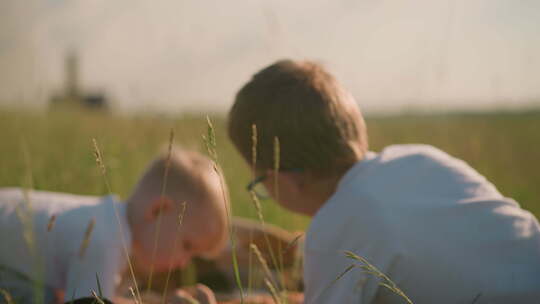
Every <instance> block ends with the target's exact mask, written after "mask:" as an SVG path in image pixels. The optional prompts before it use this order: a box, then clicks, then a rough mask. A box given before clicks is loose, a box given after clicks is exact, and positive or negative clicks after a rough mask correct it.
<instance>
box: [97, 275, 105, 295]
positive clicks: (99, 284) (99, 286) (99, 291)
mask: <svg viewBox="0 0 540 304" xmlns="http://www.w3.org/2000/svg"><path fill="white" fill-rule="evenodd" d="M96 284H97V288H98V293H99V296H100V297H103V291H102V290H101V283H100V282H99V276H98V274H97V272H96Z"/></svg>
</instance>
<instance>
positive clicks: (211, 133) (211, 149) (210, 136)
mask: <svg viewBox="0 0 540 304" xmlns="http://www.w3.org/2000/svg"><path fill="white" fill-rule="evenodd" d="M206 123H207V126H208V128H207V134H206V136H204V135H203V141H204V143H205V145H206V149H207V151H208V154H209V155H210V157H211V158H212V161H213V167H214V171H215V172H216V174H217V175H218V177H219V183H220V188H221V193H222V196H223V203H224V204H225V212H226V219H227V227H228V229H229V238H230V242H231V253H232V262H233V269H234V277H235V281H236V285H237V286H238V290H239V291H240V303H241V304H243V303H244V288H243V287H242V281H241V279H240V270H239V266H238V258H237V254H236V239H235V237H234V228H233V226H232V211H231V210H230V208H231V205H230V202H229V196H228V194H227V191H226V190H225V181H224V177H223V173H222V172H221V168H220V166H219V161H218V154H217V144H216V133H215V130H214V125H213V124H212V121H211V120H210V117H208V116H206Z"/></svg>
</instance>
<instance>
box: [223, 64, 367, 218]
mask: <svg viewBox="0 0 540 304" xmlns="http://www.w3.org/2000/svg"><path fill="white" fill-rule="evenodd" d="M253 124H255V125H256V128H257V147H256V148H257V149H256V150H257V152H256V155H257V157H256V165H255V169H256V171H257V172H258V174H261V175H267V176H268V175H271V174H272V172H271V170H272V168H273V167H274V141H275V140H274V138H275V137H277V138H278V139H279V148H280V155H279V160H280V164H279V168H280V174H279V176H280V179H282V180H284V181H286V180H287V178H288V177H293V178H296V177H298V176H301V177H302V180H303V181H304V182H305V181H307V180H306V178H308V177H309V182H310V184H312V185H316V184H317V182H322V181H329V180H335V179H339V178H340V177H341V176H342V175H343V174H344V173H345V172H346V171H347V170H348V169H349V168H350V167H351V166H352V165H353V164H354V163H356V162H357V161H358V160H361V159H362V158H363V157H364V154H365V153H366V151H367V148H368V142H367V132H366V127H365V123H364V120H363V118H362V115H361V113H360V110H359V108H358V105H357V104H356V102H355V100H354V98H353V97H352V95H351V94H350V93H349V92H347V91H346V90H345V89H344V88H343V87H342V86H341V85H340V84H339V83H338V81H337V80H336V79H335V78H334V77H333V76H332V75H330V74H329V73H328V72H326V71H325V70H324V69H323V68H322V67H321V66H320V65H318V64H316V63H313V62H307V61H304V62H298V61H291V60H282V61H278V62H276V63H274V64H272V65H270V66H268V67H266V68H264V69H262V70H261V71H260V72H258V73H257V74H255V75H254V76H253V78H252V79H251V80H250V81H249V82H248V83H247V84H245V85H244V87H242V88H241V89H240V91H239V92H238V93H237V95H236V99H235V102H234V105H233V107H232V109H231V111H230V113H229V126H228V127H229V129H228V131H229V136H230V137H231V139H232V141H233V142H234V144H235V146H236V147H237V148H238V150H239V151H240V153H241V154H242V155H243V157H244V158H245V159H246V160H247V161H248V162H249V163H252V154H253V152H252V145H253V144H252V143H253V140H252V125H253ZM295 172H301V174H294V173H295ZM271 180H272V179H267V182H266V183H265V185H266V186H267V188H271V187H272V185H271V183H269V182H268V181H271ZM295 180H296V181H298V180H297V178H296V179H295ZM280 183H281V181H280ZM279 189H280V191H279V192H280V199H279V201H280V202H281V203H282V204H283V205H284V206H285V207H288V208H289V209H292V210H294V211H298V212H302V213H309V212H308V211H306V210H301V209H302V208H301V206H298V204H297V205H294V204H290V203H289V202H287V197H286V196H287V194H288V193H287V191H288V188H287V185H286V184H285V185H280V186H279ZM269 190H271V189H269ZM297 190H298V189H297ZM304 190H306V189H304ZM314 190H315V189H314ZM270 192H272V191H270ZM301 192H302V191H301ZM303 192H304V194H305V193H307V192H309V191H303ZM291 198H292V197H291ZM295 201H296V200H295Z"/></svg>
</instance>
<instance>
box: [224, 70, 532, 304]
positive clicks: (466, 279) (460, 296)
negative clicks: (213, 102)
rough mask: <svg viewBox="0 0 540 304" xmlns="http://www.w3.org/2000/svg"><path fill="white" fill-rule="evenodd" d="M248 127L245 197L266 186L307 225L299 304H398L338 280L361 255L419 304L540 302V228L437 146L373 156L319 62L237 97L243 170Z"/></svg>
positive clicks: (360, 282)
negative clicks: (249, 167) (249, 171)
mask: <svg viewBox="0 0 540 304" xmlns="http://www.w3.org/2000/svg"><path fill="white" fill-rule="evenodd" d="M252 125H256V130H257V147H256V148H257V149H256V151H257V159H256V168H255V170H256V172H257V173H258V175H259V176H258V177H257V179H255V180H254V181H253V182H252V183H250V184H249V189H254V188H255V187H257V185H258V183H261V184H263V185H264V187H266V188H267V190H268V193H270V194H271V195H273V196H274V198H275V199H277V201H278V202H279V203H280V204H281V205H282V206H284V207H285V208H287V209H289V210H292V211H295V212H299V213H302V214H305V215H308V216H311V217H312V221H311V224H310V226H309V228H308V231H307V233H306V240H305V250H304V258H305V265H304V267H305V269H304V283H305V303H306V304H313V303H373V302H375V303H404V301H403V299H402V298H400V297H399V296H398V295H396V293H393V292H391V291H390V290H389V289H387V288H385V287H382V286H381V285H380V283H388V282H385V281H381V277H379V276H377V275H374V274H373V273H369V272H366V271H362V270H361V269H360V268H354V269H352V270H351V271H349V272H348V273H347V274H346V275H344V276H343V277H341V279H339V280H337V281H335V280H336V278H337V277H338V276H339V275H340V274H341V273H342V272H343V271H344V270H345V269H346V268H347V267H348V266H349V265H351V264H352V263H353V262H355V261H353V260H352V259H349V258H347V257H346V256H345V254H344V252H345V251H352V252H354V253H355V254H357V255H359V256H362V257H364V258H366V259H367V260H368V261H370V262H371V263H372V264H373V265H374V266H375V267H377V268H378V269H379V270H380V271H382V272H383V273H385V274H386V275H388V276H389V277H390V278H391V279H393V281H394V282H395V283H396V284H397V286H398V287H399V288H401V290H402V291H403V292H404V293H405V294H406V295H408V296H409V298H410V299H411V300H412V301H414V302H415V303H477V304H478V303H535V302H538V300H539V299H540V228H539V224H538V221H537V219H536V218H535V217H534V216H533V215H532V214H531V213H529V212H527V211H525V210H523V209H521V208H520V207H519V205H518V204H517V203H516V202H515V201H514V200H512V199H510V198H506V197H504V196H503V195H501V194H500V193H499V192H498V191H497V189H496V188H495V187H494V186H493V185H492V184H491V183H489V182H488V181H487V180H486V179H485V178H484V177H483V176H481V175H480V174H479V173H477V172H476V171H475V170H474V169H472V168H471V167H469V166H468V165H467V164H466V163H465V162H463V161H461V160H458V159H456V158H454V157H452V156H450V155H448V154H446V153H444V152H443V151H440V150H438V149H436V148H434V147H432V146H428V145H393V146H389V147H386V148H385V149H383V150H382V151H381V152H379V153H374V152H370V151H369V150H368V140H367V131H366V126H365V123H364V120H363V118H362V115H361V113H360V110H359V109H358V106H357V103H356V102H355V100H354V98H353V97H352V96H351V94H349V93H348V92H347V91H346V90H345V89H344V88H343V87H342V86H341V85H340V84H339V83H338V82H337V81H336V79H335V78H334V77H333V76H332V75H330V74H329V73H328V72H326V71H325V70H324V69H323V68H322V67H321V66H320V65H318V64H315V63H312V62H297V61H291V60H283V61H278V62H276V63H274V64H272V65H270V66H268V67H266V68H264V69H262V70H261V71H260V72H258V73H257V74H256V75H255V76H253V78H252V79H251V80H250V81H249V82H248V83H247V84H245V85H244V86H243V87H242V88H241V90H240V91H239V92H238V94H237V95H236V99H235V101H234V105H233V106H232V109H231V110H230V114H229V125H228V131H229V135H230V138H231V139H232V141H233V143H234V144H235V146H236V147H237V149H238V150H239V151H240V153H241V154H242V156H243V157H244V158H245V160H246V161H247V162H248V163H252V151H253V149H252V145H253V143H252V138H253V137H252V130H253V129H252ZM275 138H278V139H279V148H280V149H279V150H280V157H279V159H280V164H279V172H275V171H274V169H273V168H274V164H273V162H274V159H275V158H274V151H275V150H274V147H275V142H276V141H275ZM276 175H277V176H276ZM275 180H277V184H276V185H277V188H276V187H275V186H276V185H275V184H274V181H275Z"/></svg>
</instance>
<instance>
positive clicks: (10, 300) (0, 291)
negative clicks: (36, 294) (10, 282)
mask: <svg viewBox="0 0 540 304" xmlns="http://www.w3.org/2000/svg"><path fill="white" fill-rule="evenodd" d="M0 294H2V296H3V297H4V299H5V300H6V304H14V303H15V302H13V298H12V297H11V295H10V294H9V292H8V291H7V290H5V289H2V288H0Z"/></svg>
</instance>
